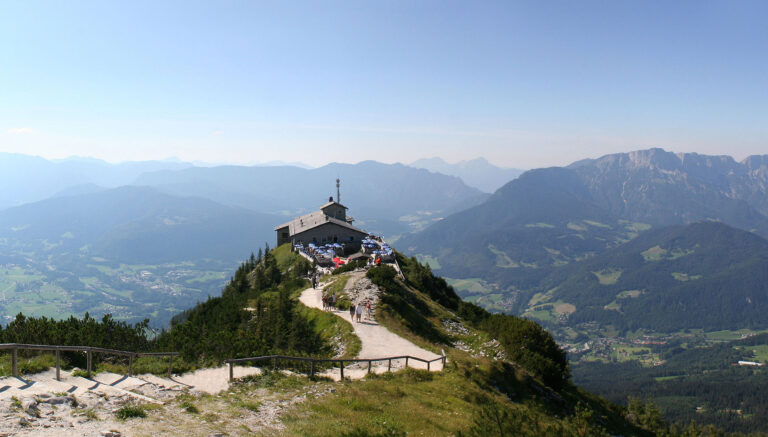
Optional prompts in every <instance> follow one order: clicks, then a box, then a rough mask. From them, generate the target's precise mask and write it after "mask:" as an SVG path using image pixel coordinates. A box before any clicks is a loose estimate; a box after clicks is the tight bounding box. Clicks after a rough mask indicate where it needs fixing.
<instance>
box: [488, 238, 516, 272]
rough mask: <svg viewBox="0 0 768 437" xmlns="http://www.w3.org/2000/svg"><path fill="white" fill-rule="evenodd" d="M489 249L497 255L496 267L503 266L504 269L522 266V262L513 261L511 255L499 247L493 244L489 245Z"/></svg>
mask: <svg viewBox="0 0 768 437" xmlns="http://www.w3.org/2000/svg"><path fill="white" fill-rule="evenodd" d="M488 250H490V251H491V253H493V254H494V255H496V267H501V268H503V269H513V268H517V267H520V264H518V263H516V262H514V261H512V258H510V257H509V255H507V254H506V253H504V252H503V251H501V250H499V249H497V248H496V246H494V245H493V244H489V245H488Z"/></svg>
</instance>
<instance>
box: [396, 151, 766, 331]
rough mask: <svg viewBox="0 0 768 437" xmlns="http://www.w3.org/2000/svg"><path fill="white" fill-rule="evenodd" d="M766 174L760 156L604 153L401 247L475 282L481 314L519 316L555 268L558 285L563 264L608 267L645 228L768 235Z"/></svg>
mask: <svg viewBox="0 0 768 437" xmlns="http://www.w3.org/2000/svg"><path fill="white" fill-rule="evenodd" d="M766 175H768V157H766V156H753V157H749V158H747V159H745V160H744V161H742V162H740V163H739V162H736V161H734V160H733V159H732V158H730V157H724V156H706V155H698V154H675V153H670V152H665V151H663V150H661V149H649V150H642V151H636V152H631V153H622V154H615V155H607V156H604V157H602V158H599V159H594V160H584V161H579V162H577V163H574V164H572V165H570V166H568V167H565V168H559V167H556V168H548V169H536V170H531V171H528V172H526V173H524V174H523V175H521V176H520V177H519V178H517V179H515V180H513V181H511V182H509V183H508V184H506V185H505V186H503V187H502V188H500V189H499V190H498V191H496V192H495V193H494V194H493V195H492V196H491V197H490V198H489V199H488V200H486V201H485V202H484V203H482V204H481V205H478V206H476V207H473V208H470V209H468V210H465V211H462V212H459V213H457V214H453V215H451V216H449V217H446V218H445V219H444V220H441V221H439V222H437V223H435V224H433V225H432V226H430V227H428V228H427V229H425V230H423V231H421V232H419V233H415V234H412V235H408V236H406V237H404V238H402V239H401V240H400V241H399V243H400V246H401V247H402V248H403V249H407V250H408V251H409V252H410V253H412V254H416V255H419V256H421V257H423V258H425V259H428V260H431V261H432V262H433V267H434V268H436V269H437V271H439V272H440V273H441V274H443V275H445V276H448V277H451V278H456V279H463V280H464V282H463V283H464V284H466V283H467V280H470V281H473V284H472V286H470V287H466V289H465V290H463V291H464V294H465V295H468V294H470V293H471V292H472V290H474V292H475V293H478V294H480V296H476V297H478V299H479V300H478V302H481V303H483V304H484V305H486V306H488V307H492V308H494V309H497V310H503V311H525V310H529V309H530V308H528V304H529V301H528V298H529V297H530V293H529V292H530V291H532V290H539V291H541V289H542V287H544V284H547V283H549V284H551V285H552V287H554V286H556V284H555V282H552V280H551V278H552V277H553V276H551V275H553V274H554V273H553V272H557V271H558V270H561V272H560V273H559V274H560V276H558V278H560V280H563V281H566V280H567V279H568V276H567V275H566V276H562V275H563V274H565V273H563V272H567V271H571V270H566V269H564V266H568V265H570V264H574V265H579V266H584V265H587V263H589V262H592V261H591V260H595V261H594V262H596V263H599V262H607V261H608V259H607V258H599V257H600V255H602V254H606V253H613V252H611V251H612V250H618V249H617V248H619V247H620V246H622V245H625V244H627V242H630V241H632V240H633V239H635V238H637V237H638V235H641V234H642V232H644V231H647V230H649V229H658V228H663V227H667V226H675V225H684V224H690V223H695V222H698V221H702V220H707V221H718V222H722V223H723V224H726V225H729V226H732V227H735V228H740V229H743V230H745V231H748V232H746V233H744V234H743V235H742V237H740V238H746V239H750V238H751V239H755V240H757V239H759V238H760V237H759V236H767V235H768V217H767V215H768V210H766V208H765V204H766V200H768V189H766V187H768V184H767V183H766V181H767V179H766ZM725 234H728V233H725ZM696 235H698V237H699V238H702V239H705V238H706V234H704V233H696ZM728 235H731V236H732V237H734V238H736V237H735V235H736V234H728ZM701 243H702V247H706V245H705V244H704V243H706V242H704V241H702V242H701ZM734 244H735V243H734ZM646 249H647V248H646ZM644 250H645V249H644ZM713 250H714V249H713ZM709 256H713V257H714V256H716V255H715V254H714V253H710V254H709ZM723 262H724V261H723ZM725 265H726V266H728V264H725ZM574 268H576V267H574ZM585 268H586V267H585ZM595 268H596V267H595ZM681 273H685V272H684V271H682V272H681ZM574 274H575V273H574ZM548 278H549V279H548ZM548 280H549V282H547V281H548ZM670 280H673V279H670ZM708 280H709V279H705V280H704V281H703V282H706V281H708ZM649 281H650V279H649ZM703 282H699V283H698V284H702V283H703ZM686 287H694V288H695V286H694V285H692V284H689V285H687V286H686ZM598 289H599V288H598ZM640 289H642V288H640ZM628 290H630V291H631V290H632V289H628ZM545 291H546V290H545ZM593 291H594V290H593ZM621 291H627V290H618V291H617V293H619V292H621ZM755 291H759V290H755ZM482 294H489V295H490V296H482ZM615 294H616V293H614V295H613V296H615ZM688 298H689V299H693V298H694V297H693V296H691V295H688ZM612 300H613V299H612ZM641 300H642V299H641ZM638 302H639V301H638ZM609 303H610V301H609V302H605V303H603V305H608V304H609ZM609 314H612V315H614V316H615V315H616V314H617V313H616V312H613V313H609ZM744 324H747V323H746V322H745V323H744ZM659 327H661V325H660V326H659Z"/></svg>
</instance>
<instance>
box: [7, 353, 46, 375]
mask: <svg viewBox="0 0 768 437" xmlns="http://www.w3.org/2000/svg"><path fill="white" fill-rule="evenodd" d="M27 353H29V352H22V351H20V352H19V361H18V367H19V373H20V374H22V375H27V374H34V373H39V372H42V371H43V370H46V369H50V368H51V367H54V366H55V365H56V357H55V356H54V355H53V354H49V353H43V354H40V353H33V355H30V356H26V354H27ZM12 367H13V366H12V363H11V353H10V351H7V353H6V352H4V353H3V354H0V375H1V376H10V375H11V374H12V373H13V372H12Z"/></svg>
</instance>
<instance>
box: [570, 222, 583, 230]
mask: <svg viewBox="0 0 768 437" xmlns="http://www.w3.org/2000/svg"><path fill="white" fill-rule="evenodd" d="M566 227H567V228H568V229H570V230H572V231H586V230H587V227H586V226H584V225H582V224H579V223H575V222H568V224H567V225H566Z"/></svg>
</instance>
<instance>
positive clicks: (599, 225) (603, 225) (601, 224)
mask: <svg viewBox="0 0 768 437" xmlns="http://www.w3.org/2000/svg"><path fill="white" fill-rule="evenodd" d="M584 223H586V224H588V225H592V226H594V227H597V228H604V229H610V228H611V226H610V225H606V224H605V223H600V222H596V221H593V220H584Z"/></svg>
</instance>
